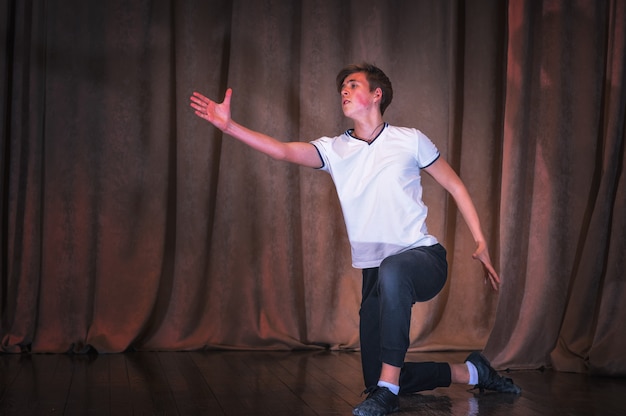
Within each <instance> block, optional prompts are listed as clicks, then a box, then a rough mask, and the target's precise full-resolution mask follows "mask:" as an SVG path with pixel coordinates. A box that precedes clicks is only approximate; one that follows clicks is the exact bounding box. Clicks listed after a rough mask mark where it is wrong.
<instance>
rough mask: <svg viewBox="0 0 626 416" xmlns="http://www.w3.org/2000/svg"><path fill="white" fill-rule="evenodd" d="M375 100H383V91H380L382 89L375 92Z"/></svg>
mask: <svg viewBox="0 0 626 416" xmlns="http://www.w3.org/2000/svg"><path fill="white" fill-rule="evenodd" d="M374 98H378V99H379V100H381V99H382V98H383V90H382V89H380V87H379V88H376V89H375V90H374Z"/></svg>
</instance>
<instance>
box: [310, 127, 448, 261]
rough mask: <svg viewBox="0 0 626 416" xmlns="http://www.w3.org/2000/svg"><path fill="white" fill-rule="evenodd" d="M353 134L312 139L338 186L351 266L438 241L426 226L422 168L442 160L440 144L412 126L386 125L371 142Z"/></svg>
mask: <svg viewBox="0 0 626 416" xmlns="http://www.w3.org/2000/svg"><path fill="white" fill-rule="evenodd" d="M351 132H352V131H351V130H348V131H346V132H345V133H344V134H342V135H340V136H337V137H321V138H319V139H317V140H313V141H312V142H311V143H312V144H313V145H314V146H315V147H316V148H317V150H318V152H319V154H320V156H321V158H322V160H323V162H324V166H322V167H321V168H320V169H321V170H324V171H326V172H328V173H329V174H330V175H331V177H332V179H333V181H334V183H335V187H336V188H337V195H338V196H339V201H340V203H341V208H342V210H343V216H344V220H345V222H346V228H347V232H348V238H349V240H350V245H351V247H352V265H353V267H355V268H359V269H364V268H369V267H378V266H379V265H380V263H381V262H382V261H383V259H385V258H386V257H389V256H390V255H393V254H397V253H400V252H403V251H405V250H408V249H411V248H415V247H420V246H431V245H434V244H436V243H437V239H436V238H435V237H433V236H431V235H429V234H428V230H427V228H426V223H425V221H426V215H427V213H428V208H427V207H426V205H424V202H423V201H422V185H421V177H420V169H423V168H425V167H428V166H429V165H431V164H432V163H433V162H435V161H436V160H437V158H439V151H438V150H437V147H436V146H435V145H434V144H433V142H431V141H430V139H429V138H428V137H426V135H424V134H423V133H422V132H420V131H419V130H416V129H412V128H406V127H395V126H390V125H388V124H385V126H384V128H383V130H382V131H381V133H380V134H379V135H378V136H377V137H376V139H375V140H374V141H372V142H371V144H368V143H367V142H365V141H363V140H360V139H357V138H355V137H353V136H351V135H350V134H351Z"/></svg>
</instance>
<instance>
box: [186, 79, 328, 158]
mask: <svg viewBox="0 0 626 416" xmlns="http://www.w3.org/2000/svg"><path fill="white" fill-rule="evenodd" d="M232 94H233V91H232V89H230V88H229V89H228V90H226V94H225V95H224V101H223V102H222V103H219V104H218V103H216V102H215V101H212V100H210V99H209V98H207V97H205V96H204V95H202V94H200V93H199V92H194V93H193V95H192V96H191V97H190V100H191V103H190V105H191V107H192V108H193V109H194V110H195V112H196V115H197V116H198V117H200V118H202V119H204V120H206V121H208V122H209V123H211V124H213V125H214V126H215V127H217V128H218V129H220V130H222V131H223V132H224V133H226V134H228V135H229V136H232V137H234V138H235V139H237V140H240V141H242V142H243V143H245V144H247V145H248V146H250V147H252V148H253V149H255V150H258V151H260V152H262V153H265V154H266V155H268V156H270V157H272V158H274V159H277V160H284V161H287V162H292V163H297V164H299V165H303V166H308V167H312V168H319V167H320V166H322V160H321V158H320V156H319V153H318V152H317V150H316V149H315V146H313V145H312V144H311V143H304V142H281V141H280V140H276V139H275V138H273V137H270V136H268V135H266V134H263V133H259V132H257V131H254V130H250V129H248V128H246V127H244V126H242V125H241V124H238V123H236V122H235V121H234V120H233V119H232V118H231V115H230V100H231V97H232Z"/></svg>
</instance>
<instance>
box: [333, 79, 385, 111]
mask: <svg viewBox="0 0 626 416" xmlns="http://www.w3.org/2000/svg"><path fill="white" fill-rule="evenodd" d="M380 96H381V91H380V88H377V89H376V90H374V91H370V84H369V82H368V81H367V77H366V76H365V74H364V73H363V72H355V73H353V74H350V75H348V76H347V77H346V79H344V80H343V84H342V86H341V108H342V109H343V113H344V115H345V116H346V117H350V118H356V117H358V116H359V115H361V114H363V115H366V114H369V113H370V112H371V111H380V110H379V106H378V104H377V103H378V102H379V101H380Z"/></svg>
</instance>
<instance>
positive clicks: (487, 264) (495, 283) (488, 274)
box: [472, 246, 500, 292]
mask: <svg viewBox="0 0 626 416" xmlns="http://www.w3.org/2000/svg"><path fill="white" fill-rule="evenodd" d="M472 258H474V259H475V260H478V261H480V262H481V264H482V266H483V273H484V275H485V282H484V283H485V284H487V282H489V283H490V285H491V287H492V288H493V290H495V291H496V292H497V291H498V289H499V287H500V277H499V276H498V273H497V272H496V269H495V268H494V267H493V265H492V264H491V259H490V258H489V253H488V252H487V250H486V247H483V246H480V247H479V248H478V249H477V250H476V251H475V252H474V253H473V254H472Z"/></svg>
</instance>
